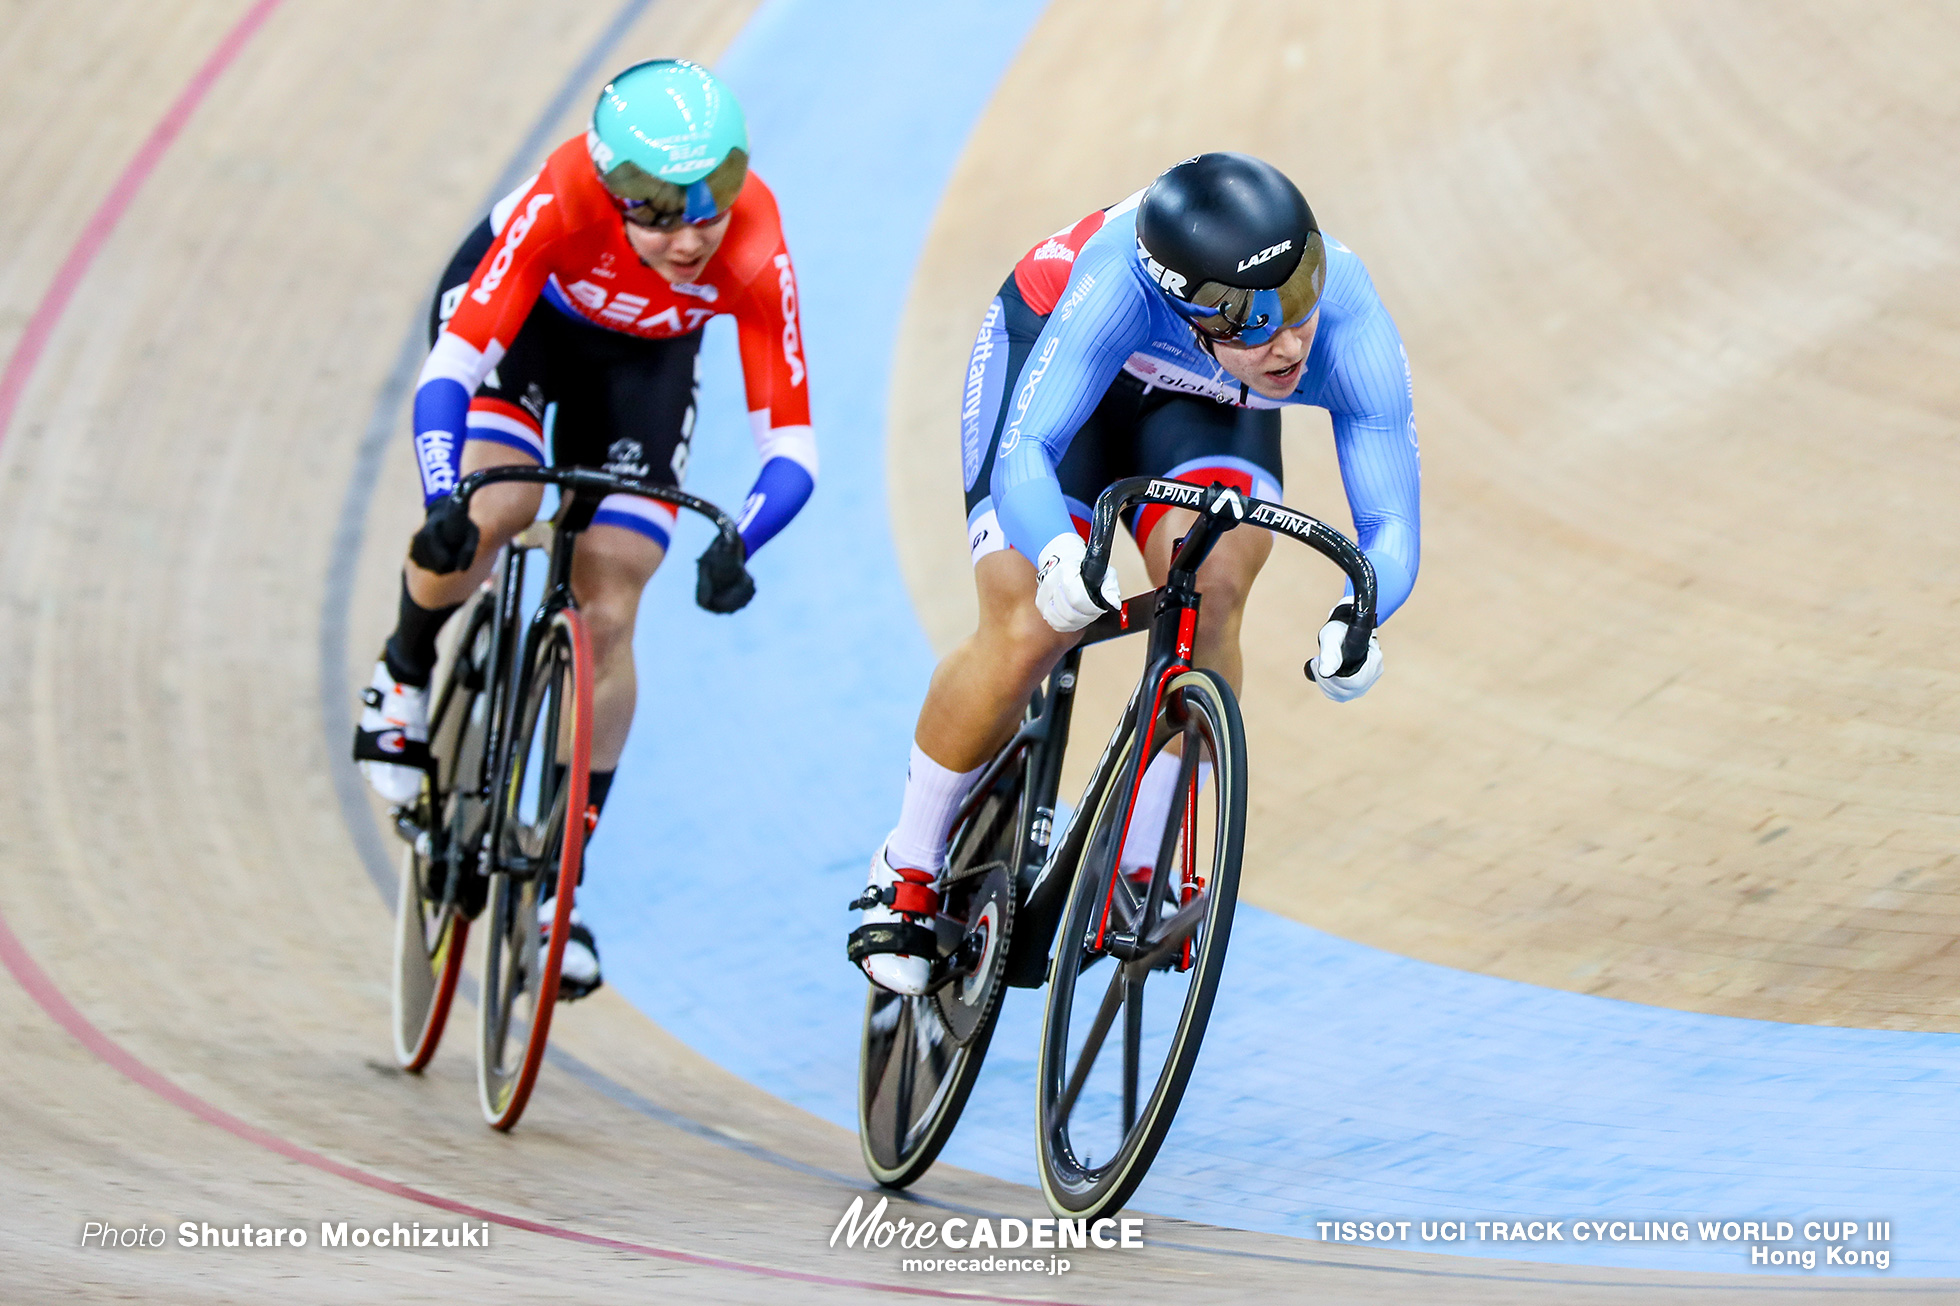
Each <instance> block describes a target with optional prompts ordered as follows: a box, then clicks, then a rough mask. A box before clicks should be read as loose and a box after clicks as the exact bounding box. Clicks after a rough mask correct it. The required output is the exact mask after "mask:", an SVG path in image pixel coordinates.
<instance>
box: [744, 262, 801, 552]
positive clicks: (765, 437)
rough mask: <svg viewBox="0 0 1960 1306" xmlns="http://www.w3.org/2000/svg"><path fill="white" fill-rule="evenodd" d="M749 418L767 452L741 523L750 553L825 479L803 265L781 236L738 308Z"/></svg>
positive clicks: (761, 448) (758, 448) (757, 442)
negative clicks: (799, 282) (801, 309)
mask: <svg viewBox="0 0 1960 1306" xmlns="http://www.w3.org/2000/svg"><path fill="white" fill-rule="evenodd" d="M735 325H736V335H737V337H738V339H739V341H740V343H741V349H742V381H743V384H744V386H745V388H746V389H747V392H748V404H749V425H750V427H751V429H752V430H753V431H754V432H755V447H756V452H757V453H758V454H760V455H761V457H762V470H761V472H759V473H757V475H756V478H755V484H754V486H752V487H751V488H750V490H749V497H748V499H747V500H746V501H745V502H744V503H743V504H742V511H741V514H740V516H739V517H738V519H737V520H738V524H739V525H740V526H741V529H742V543H743V544H745V545H746V546H747V547H748V551H749V555H750V556H751V557H753V556H754V554H755V551H756V550H757V549H759V548H761V547H762V546H763V545H764V544H766V543H768V541H769V539H770V537H772V536H773V535H775V534H776V532H777V531H780V530H781V529H782V528H783V527H784V526H787V525H788V524H789V520H790V518H792V517H794V516H796V514H797V512H798V511H799V510H800V509H801V508H802V507H803V505H804V504H805V503H807V502H809V499H810V492H811V491H812V490H814V489H815V488H816V485H817V438H816V434H815V432H814V431H812V429H811V427H810V387H809V384H808V381H809V375H808V374H809V367H808V361H807V360H808V356H807V355H806V354H805V353H804V351H803V327H802V323H801V321H800V320H799V319H798V316H797V305H796V269H795V267H794V265H793V264H791V262H790V258H789V250H788V249H787V248H786V247H784V246H783V245H782V243H781V238H780V237H778V243H777V247H776V249H775V252H774V253H772V254H771V255H770V256H769V258H768V259H767V260H766V261H765V262H764V263H763V265H762V267H761V269H760V271H758V272H757V274H756V275H755V277H754V278H753V279H752V280H751V281H750V282H749V286H748V293H747V294H746V295H744V296H743V298H742V299H741V301H740V302H739V303H738V304H737V305H736V308H735Z"/></svg>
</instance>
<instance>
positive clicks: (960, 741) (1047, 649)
mask: <svg viewBox="0 0 1960 1306" xmlns="http://www.w3.org/2000/svg"><path fill="white" fill-rule="evenodd" d="M973 583H974V586H975V587H976V588H977V589H978V590H979V592H980V625H979V628H978V629H977V630H975V631H974V632H973V633H972V634H971V635H969V636H967V637H966V639H965V640H964V641H963V642H962V643H961V644H960V646H959V647H958V648H956V649H954V650H953V651H952V652H951V653H948V654H947V655H946V656H945V658H944V659H942V660H941V661H940V663H939V666H938V667H937V668H936V669H935V670H934V671H933V673H932V685H931V688H929V689H928V690H927V691H926V701H925V705H924V706H923V707H921V708H920V709H919V726H918V729H917V731H916V732H915V733H914V735H913V738H914V739H915V740H916V741H917V743H918V745H919V747H920V749H921V750H923V751H924V752H925V754H926V756H928V757H930V758H932V760H933V761H935V762H937V763H939V764H940V765H941V766H943V767H946V768H947V769H948V770H952V771H969V770H972V769H973V768H974V767H977V766H981V765H983V764H984V763H985V762H986V761H987V759H988V758H990V757H992V756H993V755H994V751H995V750H996V749H998V748H999V747H1000V746H1001V745H1002V744H1004V743H1006V742H1007V739H1008V736H1010V735H1012V734H1013V733H1014V727H1015V726H1016V725H1017V724H1018V723H1019V722H1020V720H1021V709H1022V708H1024V707H1026V706H1027V702H1028V695H1030V694H1032V693H1033V692H1034V687H1035V686H1036V685H1038V684H1040V683H1041V678H1042V677H1043V676H1046V675H1047V674H1048V672H1049V670H1050V669H1051V668H1053V667H1054V665H1055V664H1056V663H1057V662H1059V661H1061V658H1062V654H1064V653H1066V652H1068V651H1069V649H1071V648H1073V647H1074V646H1075V641H1076V640H1077V639H1078V638H1079V636H1077V635H1074V634H1062V633H1060V632H1058V631H1056V630H1054V629H1053V628H1052V627H1050V626H1049V624H1048V623H1047V622H1046V621H1043V620H1042V618H1041V613H1040V612H1039V611H1037V610H1036V608H1035V606H1034V594H1035V580H1034V564H1033V563H1031V562H1029V561H1028V560H1027V559H1026V558H1024V557H1022V556H1021V555H1020V554H1019V553H1016V552H1015V551H1013V550H1012V549H1002V550H1000V551H999V552H996V553H989V554H988V555H987V556H986V557H984V558H982V559H980V561H979V562H978V563H976V564H975V565H974V568H973Z"/></svg>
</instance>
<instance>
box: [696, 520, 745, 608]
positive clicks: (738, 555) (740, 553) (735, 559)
mask: <svg viewBox="0 0 1960 1306" xmlns="http://www.w3.org/2000/svg"><path fill="white" fill-rule="evenodd" d="M748 552H749V551H748V548H747V547H746V546H745V545H743V543H742V537H741V536H739V535H738V536H736V537H735V538H734V539H733V540H732V541H731V540H727V539H724V538H723V537H721V536H719V535H717V536H715V541H714V543H713V544H710V545H709V546H708V551H707V552H706V553H703V554H702V555H701V561H700V563H699V564H698V566H699V569H700V576H699V578H698V579H697V580H696V581H695V583H694V601H695V602H696V603H698V604H700V605H701V606H702V607H704V608H706V609H707V610H708V611H710V612H739V611H740V610H741V609H742V608H743V607H745V606H747V604H748V601H749V600H750V599H752V598H754V597H755V580H754V579H753V578H752V577H751V576H750V575H749V572H748V568H746V567H744V566H743V565H742V561H743V559H744V558H746V557H747V556H748Z"/></svg>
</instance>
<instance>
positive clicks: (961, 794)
mask: <svg viewBox="0 0 1960 1306" xmlns="http://www.w3.org/2000/svg"><path fill="white" fill-rule="evenodd" d="M986 769H987V768H986V767H985V766H984V765H981V766H976V767H974V768H973V769H972V770H971V771H965V772H961V771H949V770H947V769H946V768H945V767H943V766H941V765H939V763H937V762H935V761H933V760H932V759H931V758H930V757H927V756H926V755H925V753H924V752H923V751H922V750H921V749H920V748H919V746H918V745H917V744H914V745H912V765H911V766H910V767H909V768H907V770H906V772H905V801H904V803H903V804H902V805H901V806H900V807H899V809H898V828H897V829H896V830H893V831H892V833H891V838H889V839H887V840H886V841H885V860H886V861H888V862H890V863H891V864H892V865H893V866H909V867H912V868H913V869H915V870H921V871H938V870H939V868H940V867H942V866H944V865H945V864H946V836H947V835H948V834H950V833H951V832H952V829H953V818H954V817H955V816H957V815H958V814H959V810H960V804H961V803H962V802H964V801H965V800H966V794H967V790H969V789H971V788H973V782H974V781H975V780H978V779H979V778H980V773H981V772H982V771H984V770H986Z"/></svg>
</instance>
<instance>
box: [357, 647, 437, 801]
mask: <svg viewBox="0 0 1960 1306" xmlns="http://www.w3.org/2000/svg"><path fill="white" fill-rule="evenodd" d="M361 702H362V704H363V705H364V706H363V710H362V712H361V722H360V725H358V726H357V727H355V730H354V759H355V760H356V761H357V762H359V763H360V764H361V774H362V775H363V776H365V777H367V782H368V784H369V786H371V787H372V788H373V790H374V792H376V793H377V794H380V795H381V797H382V798H383V799H384V800H385V801H387V802H389V803H391V804H393V805H394V806H396V807H401V806H405V805H406V804H408V803H412V802H414V801H415V800H416V798H417V797H418V796H420V794H421V792H422V774H423V771H422V768H423V767H425V766H427V765H428V761H429V691H428V689H427V688H426V687H419V686H415V685H404V684H402V683H401V682H400V681H398V680H396V679H395V678H394V676H393V675H391V674H390V673H389V671H388V663H387V661H386V660H385V659H384V660H382V661H379V662H376V663H375V664H374V680H373V681H372V682H371V683H370V684H369V685H368V687H367V688H366V689H364V690H362V691H361Z"/></svg>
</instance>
